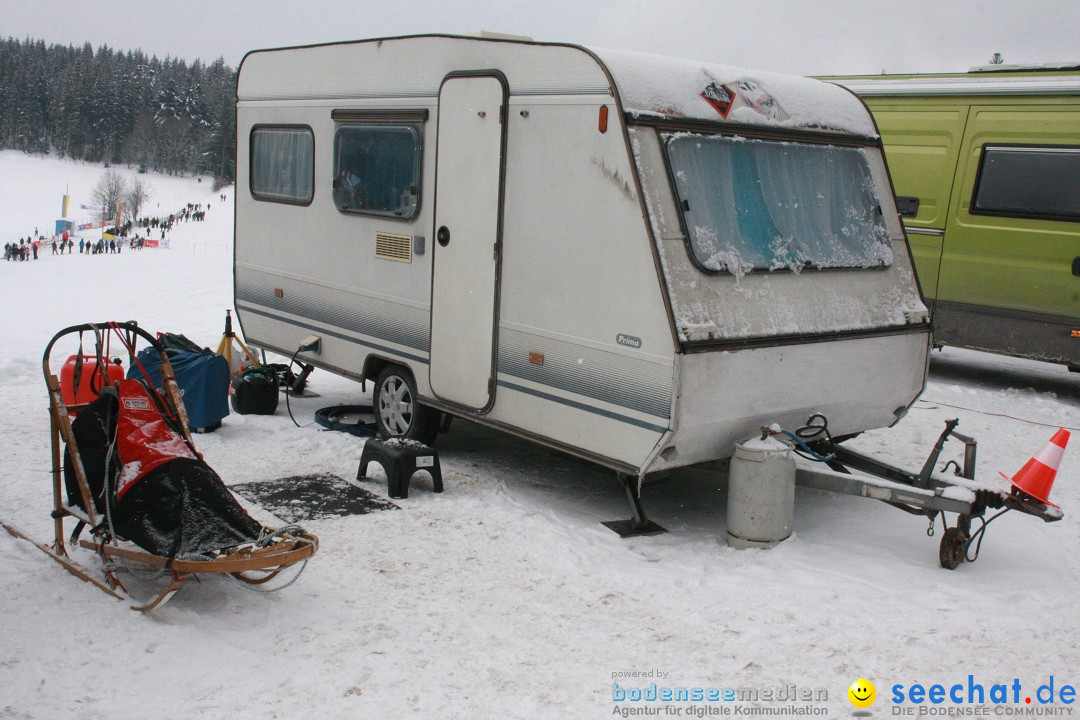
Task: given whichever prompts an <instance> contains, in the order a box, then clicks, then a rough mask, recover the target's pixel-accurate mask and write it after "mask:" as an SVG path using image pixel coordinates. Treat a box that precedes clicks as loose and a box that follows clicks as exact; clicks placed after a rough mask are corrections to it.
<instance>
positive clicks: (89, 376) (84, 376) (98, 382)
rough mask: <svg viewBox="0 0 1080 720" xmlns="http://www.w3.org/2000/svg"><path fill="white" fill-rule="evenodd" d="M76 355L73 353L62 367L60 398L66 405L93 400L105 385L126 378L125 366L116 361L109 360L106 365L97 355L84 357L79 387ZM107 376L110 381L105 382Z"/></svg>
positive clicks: (80, 403)
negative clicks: (76, 376) (76, 380)
mask: <svg viewBox="0 0 1080 720" xmlns="http://www.w3.org/2000/svg"><path fill="white" fill-rule="evenodd" d="M77 357H78V356H76V355H72V356H71V357H69V358H68V359H67V362H65V363H64V367H63V368H61V369H60V398H61V399H62V400H63V401H64V405H67V406H68V407H71V406H72V405H82V404H84V403H89V402H93V401H94V400H96V399H97V397H98V391H99V390H101V388H103V387H105V385H106V384H108V385H111V384H112V383H114V382H116V381H117V380H123V379H124V368H123V367H122V366H121V365H120V364H119V362H118V361H116V362H109V363H106V364H105V365H104V367H103V366H102V365H101V364H99V363H98V359H97V358H96V357H93V356H91V357H85V356H84V357H83V360H82V370H81V372H80V373H79V382H78V387H76V385H75V365H76V364H77ZM106 376H107V377H108V379H109V380H108V383H106V382H105V378H106Z"/></svg>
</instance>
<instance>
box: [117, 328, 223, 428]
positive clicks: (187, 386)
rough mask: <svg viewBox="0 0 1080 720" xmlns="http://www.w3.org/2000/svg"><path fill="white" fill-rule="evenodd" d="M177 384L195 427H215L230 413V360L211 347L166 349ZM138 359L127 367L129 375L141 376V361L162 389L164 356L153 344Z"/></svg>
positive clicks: (190, 420) (189, 417)
mask: <svg viewBox="0 0 1080 720" xmlns="http://www.w3.org/2000/svg"><path fill="white" fill-rule="evenodd" d="M166 354H167V355H168V357H169V363H170V364H171V365H172V368H173V373H174V374H175V375H176V384H177V385H179V386H180V393H181V394H182V395H183V397H184V406H185V407H186V408H187V412H188V421H189V422H190V425H191V429H192V430H196V431H199V430H203V431H205V430H213V429H215V428H216V427H217V426H218V424H220V422H221V419H222V418H223V417H225V416H226V415H228V414H229V363H228V362H227V361H226V360H225V358H223V357H222V356H221V355H217V354H215V353H213V352H211V351H209V350H205V351H202V352H187V351H184V350H172V349H169V350H166ZM138 360H139V362H138V363H137V364H133V365H132V367H130V368H128V375H127V376H128V378H132V379H137V380H142V379H143V377H144V376H143V373H142V371H141V370H140V369H139V365H140V364H141V365H142V367H143V368H145V369H146V374H147V375H148V376H149V377H148V379H149V380H150V382H152V383H153V384H154V387H156V388H158V390H159V391H160V390H161V356H160V355H159V354H158V352H157V351H156V350H154V348H152V347H147V348H143V349H142V350H141V351H139V354H138Z"/></svg>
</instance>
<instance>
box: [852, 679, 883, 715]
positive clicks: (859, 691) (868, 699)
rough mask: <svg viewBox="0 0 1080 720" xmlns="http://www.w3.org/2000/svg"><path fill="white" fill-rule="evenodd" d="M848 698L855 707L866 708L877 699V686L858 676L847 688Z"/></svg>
mask: <svg viewBox="0 0 1080 720" xmlns="http://www.w3.org/2000/svg"><path fill="white" fill-rule="evenodd" d="M847 696H848V700H850V701H851V704H852V705H854V706H855V707H857V708H867V707H870V706H871V705H873V704H874V700H876V699H877V688H875V687H874V684H873V683H872V682H870V681H869V680H865V679H863V678H859V679H858V680H856V681H855V682H853V683H851V687H849V688H848V689H847Z"/></svg>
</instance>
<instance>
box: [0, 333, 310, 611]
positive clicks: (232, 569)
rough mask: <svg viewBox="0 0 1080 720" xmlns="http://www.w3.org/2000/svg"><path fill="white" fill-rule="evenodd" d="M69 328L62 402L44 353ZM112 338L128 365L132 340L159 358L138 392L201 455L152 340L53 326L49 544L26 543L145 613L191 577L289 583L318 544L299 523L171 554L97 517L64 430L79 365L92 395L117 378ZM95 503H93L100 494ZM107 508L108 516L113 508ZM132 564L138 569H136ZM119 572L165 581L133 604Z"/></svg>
mask: <svg viewBox="0 0 1080 720" xmlns="http://www.w3.org/2000/svg"><path fill="white" fill-rule="evenodd" d="M75 334H78V335H79V355H78V358H79V361H78V363H77V366H78V368H79V369H78V370H76V371H75V379H74V386H72V383H71V378H66V379H67V380H68V383H67V387H66V388H65V389H66V390H67V391H68V392H67V393H66V394H67V395H68V396H69V398H70V397H75V398H76V400H77V401H76V402H74V403H69V402H65V397H64V396H65V392H64V391H62V384H61V381H60V379H59V378H58V377H57V375H56V374H55V372H54V371H53V369H52V364H51V359H50V354H51V353H52V351H53V348H54V346H55V345H56V343H57V341H58V340H60V339H61V338H64V337H66V336H70V335H75ZM84 335H91V336H92V337H93V340H94V352H93V354H92V356H91V357H92V358H93V360H94V362H87V363H85V364H84V363H83V354H82V339H83V336H84ZM114 338H115V339H116V340H117V341H118V343H119V346H120V350H118V352H123V353H125V354H126V355H127V356H128V357H129V359H130V362H131V364H132V365H134V364H136V363H138V360H137V358H136V353H135V346H136V343H137V342H138V340H140V339H141V340H143V341H145V342H146V343H147V344H148V345H149V346H150V347H151V348H153V349H154V351H155V352H156V353H157V355H158V356H159V357H160V361H161V368H160V372H161V384H162V388H161V390H160V391H158V392H154V391H153V390H149V391H146V392H152V393H154V394H155V395H158V397H157V398H155V399H154V402H155V403H159V402H160V406H161V410H162V411H163V412H164V413H166V414H168V415H169V417H170V418H171V422H172V427H174V429H175V430H176V431H177V432H179V434H180V435H181V436H182V439H183V444H184V445H186V446H187V448H190V454H191V456H192V457H197V458H198V461H199V462H201V461H202V458H201V455H199V454H198V453H197V451H195V449H194V448H195V446H194V442H193V441H192V436H191V431H190V427H189V423H188V415H187V410H186V409H185V407H184V401H183V397H182V395H181V392H180V387H179V385H178V384H177V382H176V378H175V375H174V373H173V369H172V365H171V364H170V362H169V357H168V354H167V353H166V351H165V349H164V347H163V346H162V345H161V344H160V343H159V342H158V341H157V339H156V338H154V337H153V336H152V335H150V334H149V333H147V332H146V331H145V330H143V329H142V328H140V327H139V326H138V324H137V323H135V322H124V323H95V324H86V325H75V326H72V327H69V328H66V329H64V330H61V331H60V332H58V333H57V334H56V335H54V336H53V338H52V340H51V341H50V342H49V344H48V346H47V347H46V349H45V353H44V356H43V359H42V367H43V372H44V375H45V384H46V386H47V387H48V392H49V415H50V420H51V422H50V441H51V442H50V444H51V453H52V489H53V510H52V518H53V525H54V535H55V537H54V539H53V542H52V544H51V545H43V544H37V543H34V544H35V545H36V546H37V547H38V548H39V549H41V550H42V551H44V552H45V553H46V554H47V555H49V556H50V557H51V558H53V559H54V560H55V561H57V562H58V563H60V564H61V565H62V566H63V567H64V568H66V569H67V570H68V571H69V572H71V573H72V574H74V575H75V576H76V577H79V578H80V579H82V580H85V581H87V582H90V583H92V584H93V585H95V586H97V587H99V588H100V589H102V590H103V591H105V592H106V593H108V594H110V595H112V596H114V597H118V598H121V599H130V600H132V601H133V602H134V604H133V605H132V607H133V609H135V610H140V611H143V612H149V611H150V610H153V609H155V608H157V607H160V606H161V605H163V604H164V603H166V602H168V601H169V599H171V598H172V597H173V595H175V594H176V592H177V591H178V590H179V589H180V588H181V587H182V586H183V585H184V583H185V582H186V581H187V580H189V579H190V578H191V577H193V576H195V575H211V574H213V575H225V576H227V577H229V578H231V579H233V580H235V581H236V582H238V583H240V584H242V585H245V586H249V587H250V588H251V589H255V590H257V591H259V592H270V591H272V590H274V589H282V588H283V587H287V586H288V585H290V584H292V582H295V580H296V578H298V577H299V573H300V572H302V571H303V567H304V564H305V563H306V562H307V560H308V558H310V557H311V556H312V555H314V554H315V552H316V551H317V550H318V547H319V541H318V538H317V537H315V536H314V535H312V534H310V533H308V532H305V531H304V530H303V529H301V528H299V527H294V526H290V527H284V528H278V529H276V530H275V529H270V528H264V527H261V526H260V525H258V523H255V522H254V521H253V520H250V519H249V520H248V522H250V523H252V524H253V525H254V526H255V527H259V528H261V531H260V532H259V533H258V536H257V537H254V538H251V539H250V540H249V541H246V542H240V543H236V544H230V545H229V546H227V547H223V548H215V549H213V550H212V551H207V550H205V549H204V550H201V551H200V552H198V553H189V554H183V555H180V554H175V553H174V554H173V555H172V556H166V555H162V554H155V553H153V552H149V551H147V550H145V549H143V548H142V547H139V546H138V545H135V544H133V543H131V542H128V541H126V540H125V539H124V538H122V537H119V536H118V534H117V533H115V532H113V531H112V530H113V528H114V526H113V521H112V518H111V517H102V515H103V514H104V515H106V516H107V515H109V511H108V510H109V508H112V507H113V506H112V505H106V512H105V513H102V512H101V511H100V510H99V507H98V506H97V505H96V504H95V498H94V495H93V491H92V489H91V482H90V480H89V476H88V473H87V468H86V466H85V465H84V457H83V455H84V454H83V453H81V452H80V448H79V446H78V441H77V439H76V434H75V433H74V432H73V430H72V422H73V418H74V417H76V416H77V415H78V414H79V413H80V412H82V411H83V410H85V409H86V408H87V407H88V406H89V403H88V402H79V400H83V399H84V398H83V393H82V389H81V388H82V387H83V385H82V384H80V380H82V381H84V382H85V380H86V378H82V377H80V375H81V374H82V371H83V370H85V373H87V374H89V376H90V377H89V380H90V387H91V388H92V391H93V393H94V394H97V393H100V392H101V390H102V388H103V387H105V386H108V385H113V384H114V382H116V383H119V382H121V381H114V379H113V378H111V377H110V372H109V370H110V368H109V367H108V363H109V357H110V352H109V350H110V346H111V342H112V340H113V339H114ZM65 372H68V371H65ZM127 382H131V381H127ZM77 391H78V394H77ZM65 448H66V452H67V457H68V482H67V488H65V480H64V454H65V452H64V451H65ZM211 472H212V471H211ZM71 475H74V481H75V485H76V486H77V492H78V497H79V498H80V499H81V502H79V503H71V502H68V501H67V499H66V498H65V495H66V494H68V493H70V492H71ZM215 477H216V476H215ZM107 487H108V486H107ZM113 494H115V493H113ZM113 494H108V493H106V495H108V500H107V501H108V502H111V501H112V497H113ZM97 501H98V503H100V502H101V498H100V496H99V498H97ZM112 512H113V513H114V514H115V510H113V511H112ZM69 519H71V520H74V521H75V526H74V529H73V530H71V532H70V534H69V533H68V531H67V530H66V528H65V522H66V521H68V520H69ZM3 526H4V528H5V529H6V530H7V531H8V532H9V533H10V534H11V535H13V536H15V537H19V538H21V539H25V540H30V538H29V537H28V536H27V535H26V534H25V533H23V532H22V531H21V530H19V529H18V528H16V527H14V526H11V525H9V524H7V523H4V524H3ZM84 530H87V531H88V533H89V535H90V538H89V539H82V540H80V539H79V537H80V535H81V534H82V532H83V531H84ZM31 542H33V541H31ZM69 544H70V545H71V546H72V547H76V546H77V547H82V548H85V549H89V550H92V551H93V552H94V553H95V555H96V556H97V557H98V558H99V559H100V561H101V574H100V575H99V574H96V573H94V572H93V571H90V570H88V569H86V568H84V567H82V566H81V565H80V564H79V563H77V562H76V561H75V560H74V559H73V558H72V557H71V555H70V554H69V552H68V546H69ZM298 564H299V566H298V567H297V570H296V574H295V575H294V577H293V578H292V580H290V581H289V582H287V583H286V584H285V585H282V586H280V587H277V588H270V589H265V588H262V587H259V586H263V585H264V584H266V583H268V582H269V581H271V580H273V579H274V578H276V577H277V576H278V575H279V574H280V573H281V572H282V571H284V570H286V569H287V568H290V567H292V566H294V565H298ZM136 568H141V569H142V572H140V571H139V570H137V569H136ZM121 570H129V571H131V572H132V573H133V574H135V575H136V576H143V575H146V574H149V575H150V576H152V577H153V578H155V579H156V578H158V577H162V578H166V579H167V580H168V582H167V584H166V586H165V587H164V589H162V590H161V591H160V592H158V593H157V595H155V596H153V597H151V598H150V599H149V600H147V601H145V602H139V601H136V600H134V598H131V596H130V594H129V593H128V591H127V588H125V586H124V584H123V583H122V582H121V580H120V578H119V577H118V572H119V571H121ZM99 578H101V579H99ZM143 579H147V578H145V577H144V578H143Z"/></svg>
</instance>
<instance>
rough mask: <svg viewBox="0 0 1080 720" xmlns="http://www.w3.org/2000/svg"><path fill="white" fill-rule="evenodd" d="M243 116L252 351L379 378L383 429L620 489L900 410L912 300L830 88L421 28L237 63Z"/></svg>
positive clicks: (860, 118) (905, 252) (913, 332)
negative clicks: (772, 426) (442, 429)
mask: <svg viewBox="0 0 1080 720" xmlns="http://www.w3.org/2000/svg"><path fill="white" fill-rule="evenodd" d="M236 110H237V137H238V142H237V148H238V149H237V197H236V250H235V294H236V297H235V302H236V311H237V315H238V317H239V319H240V321H241V322H242V327H243V331H244V336H245V338H246V339H247V341H248V342H249V343H251V344H253V345H255V346H258V347H262V348H265V349H268V350H272V351H275V352H278V353H281V354H284V355H292V354H294V352H295V351H297V350H298V349H299V348H305V349H306V350H305V351H301V352H300V355H299V357H300V358H301V359H302V360H303V361H304V362H305V363H310V364H312V365H314V366H316V367H319V368H324V369H326V370H329V371H332V372H335V373H339V374H341V375H344V376H347V377H351V378H355V379H357V380H366V379H372V380H374V382H375V396H374V402H375V405H376V414H377V416H378V422H379V425H380V428H381V430H382V431H383V432H384V433H387V434H389V435H404V436H408V437H412V438H418V439H422V440H424V441H431V440H432V439H433V438H434V434H435V432H436V431H437V429H438V427H439V420H440V418H441V417H442V415H443V413H445V414H448V415H452V416H458V417H464V418H468V419H470V420H472V421H475V422H478V423H481V424H483V425H487V426H490V427H494V428H498V429H500V430H504V431H507V432H510V433H514V434H516V435H519V436H522V437H525V438H529V439H531V440H535V441H537V442H540V443H543V444H545V445H549V446H551V447H554V448H559V449H561V450H564V451H566V452H568V453H571V454H573V455H577V456H579V457H582V458H586V459H589V460H592V461H595V462H597V463H600V464H602V465H605V466H608V467H610V468H612V469H614V470H616V471H617V472H619V473H621V474H623V475H624V476H632V477H638V478H642V477H644V476H645V474H647V473H650V472H653V471H657V470H662V469H666V468H672V467H677V466H683V465H689V464H693V463H701V462H705V461H710V460H716V459H721V458H725V457H729V456H730V455H731V454H732V453H733V451H734V446H733V443H734V442H735V441H737V440H743V439H746V438H747V437H749V436H752V435H753V434H754V433H755V432H757V430H758V428H759V427H760V426H761V425H762V424H763V423H772V422H778V423H781V424H782V425H784V426H798V425H801V424H802V423H803V422H804V421H805V420H806V418H807V416H809V415H811V414H812V413H820V414H822V415H824V416H826V417H827V418H828V421H829V428H830V430H831V432H832V434H833V435H834V436H836V437H840V436H845V435H850V434H855V433H859V432H861V431H864V430H867V429H870V428H878V427H884V426H889V425H891V424H893V423H895V422H896V421H897V420H898V419H899V418H901V417H902V416H903V415H904V414H905V412H906V411H907V409H908V407H909V406H910V405H911V403H912V402H914V400H915V398H916V397H917V396H918V395H919V393H920V392H921V391H922V388H923V385H924V382H925V375H926V365H927V356H928V350H929V346H930V326H929V321H928V316H927V310H926V306H925V305H924V303H923V300H922V296H921V293H920V290H919V287H918V284H917V280H916V278H915V275H914V273H913V271H912V261H911V255H910V251H909V249H908V245H907V241H906V239H905V236H904V230H903V227H902V226H901V223H900V221H899V216H898V214H897V209H896V205H895V202H894V198H893V191H892V187H891V184H890V179H889V174H888V171H887V169H886V166H885V161H884V158H883V155H882V150H881V142H880V139H879V138H878V134H877V131H876V129H875V126H874V122H873V120H872V118H871V116H870V114H869V113H868V112H867V110H866V108H865V107H864V106H863V104H862V102H861V101H859V100H858V99H857V98H856V97H855V96H854V95H852V94H851V93H850V92H848V91H847V90H844V89H842V88H840V87H837V86H835V85H829V84H825V83H821V82H818V81H815V80H810V79H805V78H795V77H787V76H782V75H776V74H772V73H764V72H754V71H750V70H746V69H742V68H731V67H724V66H718V65H711V64H705V63H698V62H690V61H685V60H675V59H670V58H662V57H653V56H646V55H637V54H633V53H625V52H613V51H603V50H590V49H587V48H584V47H578V46H573V45H564V44H549V43H537V42H529V41H521V40H508V39H491V38H474V37H451V36H441V35H431V36H416V37H400V38H386V39H377V40H363V41H356V42H342V43H334V44H326V45H313V46H305V47H294V48H282V49H272V50H260V51H256V52H251V53H249V54H248V55H247V56H246V57H245V58H244V60H243V62H242V63H241V66H240V70H239V80H238V85H237V105H236ZM310 336H315V337H314V338H313V337H310Z"/></svg>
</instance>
